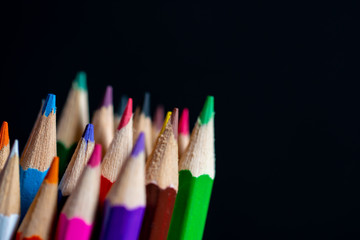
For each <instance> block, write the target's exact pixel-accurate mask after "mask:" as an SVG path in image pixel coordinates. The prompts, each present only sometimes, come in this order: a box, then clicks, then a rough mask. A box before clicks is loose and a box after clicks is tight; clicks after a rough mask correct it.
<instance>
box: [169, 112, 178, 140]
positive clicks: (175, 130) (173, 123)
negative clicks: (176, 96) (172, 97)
mask: <svg viewBox="0 0 360 240" xmlns="http://www.w3.org/2000/svg"><path fill="white" fill-rule="evenodd" d="M170 122H171V126H172V130H173V133H174V137H175V139H176V140H177V139H178V125H179V124H178V122H179V109H178V108H174V109H173V111H172V114H171V120H170Z"/></svg>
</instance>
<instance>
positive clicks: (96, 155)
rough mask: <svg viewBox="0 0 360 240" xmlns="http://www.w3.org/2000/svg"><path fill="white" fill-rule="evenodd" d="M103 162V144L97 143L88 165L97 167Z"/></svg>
mask: <svg viewBox="0 0 360 240" xmlns="http://www.w3.org/2000/svg"><path fill="white" fill-rule="evenodd" d="M100 162H101V145H100V144H95V147H94V151H93V153H92V155H91V157H90V159H89V161H88V165H89V166H91V167H96V166H98V165H99V164H100Z"/></svg>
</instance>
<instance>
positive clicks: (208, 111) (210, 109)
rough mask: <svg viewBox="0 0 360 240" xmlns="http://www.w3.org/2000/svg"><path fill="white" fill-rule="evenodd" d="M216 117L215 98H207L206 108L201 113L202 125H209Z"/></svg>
mask: <svg viewBox="0 0 360 240" xmlns="http://www.w3.org/2000/svg"><path fill="white" fill-rule="evenodd" d="M213 116H214V97H213V96H208V97H207V98H206V101H205V104H204V107H203V109H202V111H201V113H200V117H199V119H200V125H204V124H207V123H208V122H209V121H210V119H211V118H212V117H213Z"/></svg>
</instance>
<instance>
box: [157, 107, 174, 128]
mask: <svg viewBox="0 0 360 240" xmlns="http://www.w3.org/2000/svg"><path fill="white" fill-rule="evenodd" d="M171 114H172V112H170V111H169V112H167V114H166V117H165V120H164V123H163V126H162V128H161V131H160V133H159V134H163V132H164V131H165V128H166V125H167V123H168V122H169V120H170V117H171Z"/></svg>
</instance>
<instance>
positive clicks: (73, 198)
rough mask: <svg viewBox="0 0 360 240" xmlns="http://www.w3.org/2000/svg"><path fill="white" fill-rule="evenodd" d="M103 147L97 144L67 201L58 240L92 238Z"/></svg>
mask: <svg viewBox="0 0 360 240" xmlns="http://www.w3.org/2000/svg"><path fill="white" fill-rule="evenodd" d="M100 162H101V145H99V144H96V145H95V147H94V151H93V154H92V155H91V157H90V159H89V162H88V164H87V166H86V167H85V169H84V171H83V173H82V174H81V177H80V179H79V182H78V184H77V186H76V188H75V190H74V191H73V193H72V194H71V195H70V197H69V198H68V199H67V201H66V203H65V206H64V208H63V209H62V211H61V213H60V217H59V222H58V225H57V231H56V239H57V240H72V239H76V240H88V239H90V237H91V231H92V228H93V224H94V220H95V214H96V208H97V204H98V199H99V189H100Z"/></svg>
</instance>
